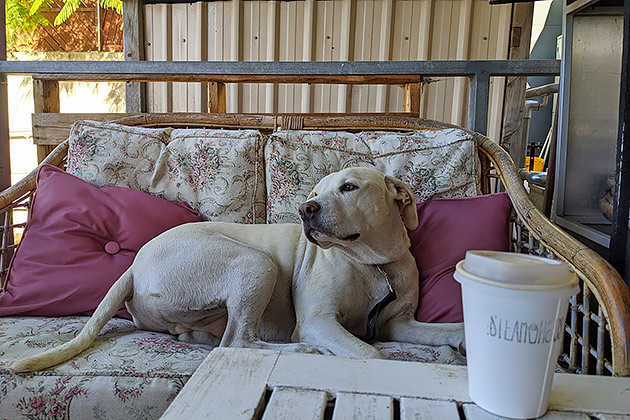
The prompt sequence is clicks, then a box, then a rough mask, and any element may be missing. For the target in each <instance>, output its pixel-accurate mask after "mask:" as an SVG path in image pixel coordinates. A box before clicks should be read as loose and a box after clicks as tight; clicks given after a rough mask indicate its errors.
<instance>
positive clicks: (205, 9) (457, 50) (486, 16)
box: [145, 0, 512, 138]
mask: <svg viewBox="0 0 630 420" xmlns="http://www.w3.org/2000/svg"><path fill="white" fill-rule="evenodd" d="M511 11H512V6H511V5H499V6H490V5H489V4H488V1H487V0H317V1H316V0H298V1H281V2H280V1H250V0H247V1H245V0H230V1H212V2H197V3H191V4H173V5H164V4H160V5H147V6H145V42H146V43H145V45H146V55H145V57H146V58H147V60H175V61H176V60H210V61H213V60H220V61H237V60H244V61H250V60H251V61H259V60H260V61H273V60H279V61H311V60H315V61H337V60H356V61H360V60H447V59H449V60H453V59H458V60H466V59H506V58H507V54H508V37H509V32H510V17H511ZM503 84H504V83H503V78H493V80H492V82H491V90H490V106H491V111H490V116H489V124H488V129H489V134H490V136H491V137H492V138H498V134H499V131H500V121H501V108H502V102H503V90H504V86H503ZM206 95H207V93H206V92H205V90H204V89H202V88H201V86H200V84H193V83H190V84H186V83H173V84H172V86H170V84H167V83H153V84H151V85H150V86H149V87H148V92H147V106H148V110H149V111H154V112H160V111H206V110H207V98H206ZM466 102H467V79H465V78H450V79H435V80H432V81H431V82H430V83H428V84H427V85H425V87H424V88H423V94H422V103H421V115H422V116H424V117H427V118H432V119H436V120H440V121H446V122H452V123H455V124H460V125H465V124H466V109H467V104H466ZM227 110H228V112H269V113H272V112H401V111H402V110H403V89H402V87H400V86H390V87H387V86H357V85H355V86H345V85H312V86H309V85H299V84H296V85H288V84H286V85H285V84H280V85H275V86H274V85H272V84H241V85H236V84H231V85H228V88H227Z"/></svg>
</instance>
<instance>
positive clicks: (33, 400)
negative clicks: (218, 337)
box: [0, 317, 464, 420]
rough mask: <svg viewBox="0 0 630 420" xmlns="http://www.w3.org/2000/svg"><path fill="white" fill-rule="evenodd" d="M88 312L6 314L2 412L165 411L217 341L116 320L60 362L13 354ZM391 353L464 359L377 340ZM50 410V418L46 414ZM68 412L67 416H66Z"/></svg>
mask: <svg viewBox="0 0 630 420" xmlns="http://www.w3.org/2000/svg"><path fill="white" fill-rule="evenodd" d="M87 319H88V318H87V317H62V318H39V317H5V318H0V413H1V414H2V417H3V418H11V419H13V418H15V419H17V418H57V417H55V416H56V415H57V413H63V414H62V415H60V416H59V418H69V419H76V420H81V419H88V418H99V419H128V418H140V419H152V418H158V417H159V416H160V415H161V414H162V413H163V412H164V410H166V408H167V407H168V405H169V404H170V403H171V401H172V400H173V398H175V396H176V395H177V393H178V392H179V391H180V390H181V388H182V387H183V386H184V384H185V383H186V381H187V380H188V378H189V377H190V376H191V375H192V374H193V372H194V371H195V370H196V369H197V367H198V366H199V365H200V364H201V362H202V361H203V359H204V358H205V357H206V356H207V355H208V353H209V352H210V351H211V350H212V347H210V346H206V345H199V344H187V343H182V342H180V341H177V339H176V338H175V337H174V336H171V335H167V334H159V333H153V332H147V331H141V330H137V329H136V328H135V327H134V325H133V323H132V322H131V321H127V320H124V319H113V320H111V321H110V322H109V323H108V324H107V325H106V326H105V327H104V328H103V330H102V331H101V334H100V335H99V337H98V338H97V340H96V342H95V344H94V345H93V346H92V347H91V348H90V350H88V351H86V352H84V353H82V354H81V355H80V356H79V357H77V358H75V359H74V360H72V361H71V362H69V363H65V364H62V365H59V366H57V367H56V368H55V369H52V370H47V371H43V372H35V373H34V374H26V375H17V374H14V373H12V372H9V371H7V370H6V369H4V366H6V365H7V364H8V363H9V362H11V361H12V360H14V359H16V358H18V357H23V356H28V355H33V354H36V353H39V352H41V351H43V350H45V349H48V348H51V347H53V346H57V345H59V344H61V343H64V342H66V341H68V340H70V339H71V338H72V337H74V335H75V334H76V332H77V331H78V330H79V329H80V328H81V327H82V326H83V324H84V323H85V322H86V321H87ZM375 346H376V347H377V348H379V349H380V350H381V351H382V352H383V353H384V354H385V355H386V356H387V357H388V358H390V359H396V360H411V361H420V362H430V363H431V362H432V363H452V364H463V363H464V358H463V357H462V356H460V355H459V354H458V353H457V352H456V351H454V350H453V349H451V348H450V347H448V346H442V347H428V346H420V345H412V344H405V343H376V344H375ZM46 416H48V417H46ZM64 416H65V417H64Z"/></svg>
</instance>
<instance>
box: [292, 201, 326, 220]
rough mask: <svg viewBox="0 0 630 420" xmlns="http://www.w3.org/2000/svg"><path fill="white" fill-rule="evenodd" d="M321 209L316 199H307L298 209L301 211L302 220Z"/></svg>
mask: <svg viewBox="0 0 630 420" xmlns="http://www.w3.org/2000/svg"><path fill="white" fill-rule="evenodd" d="M319 209H321V206H320V205H319V204H317V203H316V202H315V201H307V202H306V203H304V204H302V205H301V206H300V208H299V209H298V211H299V212H300V217H301V218H302V220H309V219H311V218H312V217H313V215H314V214H315V213H317V212H318V211H319Z"/></svg>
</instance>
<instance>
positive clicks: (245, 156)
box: [67, 121, 481, 223]
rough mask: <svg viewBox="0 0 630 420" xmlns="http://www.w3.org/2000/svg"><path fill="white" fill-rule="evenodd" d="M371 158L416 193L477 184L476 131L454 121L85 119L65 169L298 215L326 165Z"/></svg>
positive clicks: (234, 207)
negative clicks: (407, 125)
mask: <svg viewBox="0 0 630 420" xmlns="http://www.w3.org/2000/svg"><path fill="white" fill-rule="evenodd" d="M351 166H372V167H375V168H377V169H379V170H381V171H382V172H384V173H386V174H388V175H393V176H396V177H398V178H400V179H402V180H404V181H405V182H407V183H408V184H410V186H411V187H412V189H413V191H414V193H415V195H416V198H417V200H419V201H424V200H428V199H432V198H438V197H467V196H475V195H478V194H479V193H480V191H481V184H480V178H481V177H480V173H481V169H480V168H481V165H480V161H479V157H478V151H477V147H476V142H475V140H474V138H473V135H472V134H471V133H469V132H467V131H466V130H463V129H460V128H457V127H449V126H439V127H423V128H420V129H407V130H405V131H382V130H379V131H375V130H369V131H359V132H350V131H324V130H304V129H302V130H291V129H289V130H280V129H278V130H276V131H272V132H270V133H267V134H263V132H262V131H260V130H255V129H238V128H237V129H222V128H220V129H214V128H188V129H180V128H175V129H173V128H147V127H137V126H128V125H125V124H117V123H103V122H96V121H80V122H77V123H75V124H74V125H73V127H72V129H71V133H70V138H69V150H68V168H67V170H68V172H69V173H71V174H73V175H76V176H78V177H79V178H81V179H84V180H86V181H88V182H90V183H92V184H94V185H96V186H99V187H100V186H120V187H126V188H132V189H137V190H140V191H144V192H147V193H149V194H152V195H156V196H160V197H163V198H166V199H168V200H170V201H173V202H179V201H185V202H187V203H188V204H190V205H191V206H192V207H194V208H195V209H197V210H199V211H200V212H201V213H202V215H203V217H204V219H206V220H221V221H229V222H239V223H265V222H267V223H278V222H298V221H299V219H298V217H297V208H298V206H299V205H300V204H301V203H302V202H303V201H304V200H306V197H307V196H308V194H309V193H310V191H311V190H312V188H313V187H314V186H315V184H316V183H317V182H318V181H319V179H321V178H323V177H324V176H326V175H328V174H329V173H332V172H335V171H338V170H341V169H343V168H346V167H351Z"/></svg>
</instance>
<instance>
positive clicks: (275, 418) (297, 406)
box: [262, 387, 328, 420]
mask: <svg viewBox="0 0 630 420" xmlns="http://www.w3.org/2000/svg"><path fill="white" fill-rule="evenodd" d="M327 401H328V395H327V394H326V393H325V392H324V391H309V390H303V389H295V388H284V387H278V388H276V389H274V391H273V394H271V399H270V400H269V404H267V408H266V409H265V414H264V415H263V418H262V420H295V419H300V420H320V419H322V418H324V410H325V408H326V402H327Z"/></svg>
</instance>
